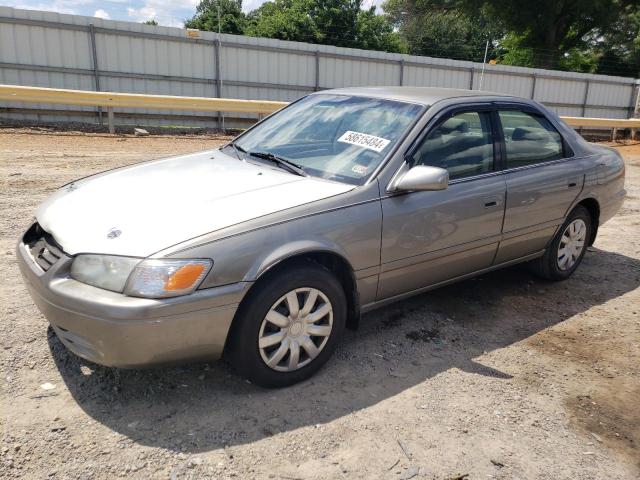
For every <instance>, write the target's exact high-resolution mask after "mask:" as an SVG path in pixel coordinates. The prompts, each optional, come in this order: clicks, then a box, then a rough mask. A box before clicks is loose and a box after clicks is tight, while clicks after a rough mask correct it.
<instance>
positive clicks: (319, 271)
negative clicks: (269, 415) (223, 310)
mask: <svg viewBox="0 0 640 480" xmlns="http://www.w3.org/2000/svg"><path fill="white" fill-rule="evenodd" d="M249 295H250V296H249V297H248V298H247V300H246V302H245V303H243V305H242V307H241V309H240V310H239V311H238V318H237V319H236V322H237V324H236V325H234V328H233V331H232V333H231V335H232V337H231V338H230V352H229V353H230V357H231V362H232V364H233V365H234V366H235V368H236V369H237V370H238V371H239V372H240V373H241V374H242V375H243V376H245V377H246V378H248V379H249V380H250V381H251V382H253V383H256V384H258V385H261V386H264V387H284V386H287V385H292V384H294V383H297V382H300V381H302V380H305V379H306V378H309V377H310V376H311V375H313V374H314V373H315V372H316V371H318V370H319V369H320V367H322V365H324V364H325V363H326V362H327V360H328V359H329V357H330V356H331V353H332V352H333V350H334V349H335V347H336V345H337V342H338V340H339V339H340V337H341V336H342V333H343V331H344V326H345V324H346V316H347V302H346V297H345V294H344V290H343V289H342V285H341V284H340V282H339V281H338V280H337V279H336V277H335V276H334V275H332V274H331V273H330V272H329V271H327V270H326V269H325V268H323V267H322V266H320V265H318V264H316V263H313V262H302V263H301V264H299V265H296V266H292V267H289V268H286V269H284V270H281V271H279V272H276V273H273V274H271V275H268V276H267V277H265V278H264V279H262V280H260V282H259V284H257V285H256V286H255V287H254V290H253V291H251V292H250V294H249Z"/></svg>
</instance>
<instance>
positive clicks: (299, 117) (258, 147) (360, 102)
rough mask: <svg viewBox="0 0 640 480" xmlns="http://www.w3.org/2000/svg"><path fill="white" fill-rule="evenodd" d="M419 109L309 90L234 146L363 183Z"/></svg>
mask: <svg viewBox="0 0 640 480" xmlns="http://www.w3.org/2000/svg"><path fill="white" fill-rule="evenodd" d="M423 108H424V107H423V106H421V105H416V104H412V103H404V102H396V101H392V100H384V99H377V98H366V97H352V96H348V95H328V94H327V95H324V94H316V95H310V96H308V97H306V98H303V99H302V100H300V101H299V102H296V103H294V104H293V105H291V106H289V107H287V108H285V109H284V110H281V111H280V112H277V113H275V114H274V115H272V116H271V117H269V118H267V119H266V120H265V121H264V122H262V123H261V124H259V125H257V126H256V127H255V128H253V129H251V130H250V131H248V132H247V133H245V134H244V135H242V136H240V138H238V140H237V141H236V142H235V145H236V147H237V148H238V149H240V150H241V151H244V152H247V154H250V153H251V152H261V153H263V154H264V153H270V154H273V155H275V156H277V157H279V158H281V159H283V160H287V161H289V162H291V163H294V164H295V165H296V166H299V167H300V168H301V169H302V170H303V171H304V173H306V174H308V175H312V176H315V177H321V178H326V179H329V180H336V181H340V182H346V183H350V184H354V185H362V184H363V183H364V182H365V181H366V180H367V178H368V177H369V176H370V175H371V173H373V171H374V170H375V168H376V167H377V166H378V165H380V162H382V160H383V159H384V158H385V156H386V155H387V153H389V152H390V151H391V149H392V148H393V147H394V146H395V144H396V143H397V142H398V140H399V139H400V137H401V136H402V134H403V133H404V132H405V131H406V129H407V128H408V127H409V125H411V123H412V122H413V120H415V118H416V117H417V116H418V114H419V113H420V112H421V110H422V109H423ZM250 158H253V157H250Z"/></svg>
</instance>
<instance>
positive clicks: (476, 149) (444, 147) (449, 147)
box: [412, 112, 494, 180]
mask: <svg viewBox="0 0 640 480" xmlns="http://www.w3.org/2000/svg"><path fill="white" fill-rule="evenodd" d="M491 131H492V130H491V119H490V116H489V114H488V113H486V112H463V113H458V114H455V115H453V116H451V117H449V118H448V119H446V120H444V121H443V122H442V123H440V124H439V125H437V126H436V127H434V128H433V129H432V130H431V131H430V132H429V133H428V134H427V136H426V137H425V138H424V139H423V140H422V142H421V143H420V145H419V146H418V148H417V149H416V150H415V151H414V153H413V155H412V157H413V158H412V160H413V165H429V166H432V167H440V168H444V169H446V170H448V171H449V178H450V179H452V180H455V179H456V178H464V177H472V176H475V175H481V174H483V173H488V172H492V171H493V170H494V157H493V138H492V134H491Z"/></svg>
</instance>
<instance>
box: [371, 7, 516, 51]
mask: <svg viewBox="0 0 640 480" xmlns="http://www.w3.org/2000/svg"><path fill="white" fill-rule="evenodd" d="M383 9H384V12H385V14H386V16H387V18H388V19H389V21H390V22H391V23H392V24H393V25H394V26H395V27H396V28H397V29H398V31H399V34H400V36H401V37H402V40H403V41H404V43H405V44H406V45H407V47H408V50H409V52H410V53H412V54H414V55H426V56H432V57H443V58H454V59H460V60H473V61H476V62H478V61H482V59H483V58H484V51H485V46H486V42H487V41H489V52H488V56H489V59H493V58H496V57H498V55H499V54H500V47H499V41H500V40H501V39H502V38H503V36H504V34H505V32H504V29H503V28H502V26H501V25H500V23H499V22H496V21H495V20H493V19H492V18H491V17H490V16H488V15H486V14H485V12H484V11H482V9H481V10H480V11H478V12H475V13H474V14H471V13H470V12H468V11H465V10H464V9H462V8H461V7H460V6H459V5H457V4H456V3H454V2H452V1H449V0H387V1H386V2H385V3H384V4H383Z"/></svg>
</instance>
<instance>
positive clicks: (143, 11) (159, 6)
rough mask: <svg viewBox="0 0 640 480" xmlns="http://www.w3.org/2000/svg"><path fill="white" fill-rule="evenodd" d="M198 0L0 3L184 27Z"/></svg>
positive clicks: (247, 4) (368, 0)
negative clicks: (153, 20)
mask: <svg viewBox="0 0 640 480" xmlns="http://www.w3.org/2000/svg"><path fill="white" fill-rule="evenodd" d="M264 1H265V0H243V2H242V9H243V10H244V11H245V12H250V11H251V10H253V9H255V8H257V7H258V6H260V5H261V4H262V3H263V2H264ZM198 3H199V0H133V1H128V0H50V1H45V0H0V4H1V5H4V6H8V7H14V8H26V9H30V10H46V11H50V12H58V13H71V14H75V15H88V16H91V17H98V18H104V19H108V20H126V21H130V22H144V21H146V20H150V19H155V20H156V21H157V22H158V23H159V24H160V25H164V26H167V27H182V26H183V21H184V20H186V19H188V18H191V17H192V16H193V14H194V13H195V11H196V5H197V4H198ZM374 3H375V4H378V3H381V0H364V2H363V7H368V6H369V5H371V4H374Z"/></svg>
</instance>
